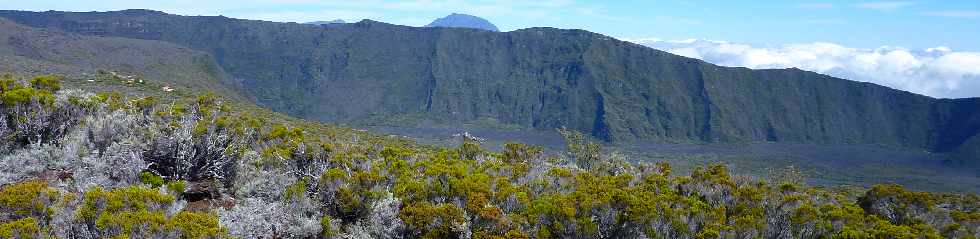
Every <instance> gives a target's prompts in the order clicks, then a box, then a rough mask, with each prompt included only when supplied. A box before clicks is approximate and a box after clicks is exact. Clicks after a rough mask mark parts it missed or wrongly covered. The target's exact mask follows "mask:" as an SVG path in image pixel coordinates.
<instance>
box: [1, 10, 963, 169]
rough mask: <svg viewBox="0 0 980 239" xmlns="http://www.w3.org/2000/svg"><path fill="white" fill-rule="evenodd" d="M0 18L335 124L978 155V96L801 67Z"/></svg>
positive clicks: (258, 25)
mask: <svg viewBox="0 0 980 239" xmlns="http://www.w3.org/2000/svg"><path fill="white" fill-rule="evenodd" d="M0 16H4V17H8V18H11V19H15V21H18V22H21V23H23V24H26V25H30V26H35V27H55V28H60V29H64V30H66V31H70V32H76V33H80V34H85V35H109V36H119V37H128V38H138V39H150V40H162V41H168V42H173V43H176V44H180V45H185V46H188V47H190V48H192V49H196V50H201V51H204V52H209V53H211V54H213V55H214V56H215V58H216V60H217V61H218V62H219V64H221V65H222V66H223V67H224V68H225V70H226V71H227V72H229V73H230V74H231V75H233V76H234V77H235V78H236V80H238V81H241V82H242V84H244V85H247V86H250V87H248V88H247V89H244V91H245V92H244V93H245V94H246V95H249V96H250V97H252V98H254V99H255V100H256V102H258V103H259V104H260V105H263V106H266V107H270V108H272V109H274V110H277V111H281V112H286V113H289V114H292V115H296V116H300V117H304V118H311V119H318V120H323V121H328V122H341V123H344V122H347V123H358V122H362V123H363V120H364V119H368V118H372V119H380V120H381V121H384V120H386V119H390V118H392V117H401V116H405V115H418V116H420V117H419V118H420V119H431V120H435V121H437V122H446V123H454V122H455V123H460V122H470V121H476V120H479V119H483V118H492V119H497V120H499V121H501V122H504V123H508V124H515V125H520V126H523V127H528V128H536V129H553V128H560V127H568V128H571V129H577V130H581V131H585V132H589V133H590V134H592V135H593V136H596V137H598V138H602V139H605V140H611V141H629V140H632V139H663V140H692V141H700V142H743V141H750V142H751V141H789V142H815V143H830V144H883V145H896V146H903V147H913V148H922V149H926V150H930V151H936V152H973V151H975V150H976V149H977V148H980V142H977V141H980V140H976V138H977V137H976V134H977V131H978V125H980V122H978V120H977V118H978V115H980V113H978V111H980V110H977V108H976V107H973V106H974V105H975V104H976V102H977V101H978V100H977V98H967V99H949V100H942V99H934V98H931V97H926V96H922V95H917V94H913V93H909V92H905V91H899V90H894V89H891V88H887V87H884V86H879V85H875V84H871V83H863V82H854V81H848V80H844V79H839V78H834V77H829V76H826V75H820V74H817V73H812V72H806V71H802V70H793V69H785V70H751V69H747V68H729V67H720V66H716V65H712V64H709V63H706V62H704V61H701V60H696V59H692V58H686V57H681V56H676V55H673V54H669V53H666V52H663V51H659V50H655V49H651V48H648V47H644V46H641V45H638V44H634V43H628V42H624V41H619V40H616V39H614V38H611V37H607V36H602V35H600V34H596V33H591V32H587V31H583V30H561V29H555V28H528V29H521V30H515V31H511V32H502V33H498V32H489V31H475V30H471V29H458V28H414V27H405V26H397V25H392V24H387V23H381V22H376V21H369V20H365V21H361V22H358V23H354V24H341V25H325V26H322V27H321V26H317V27H312V26H308V25H300V24H288V23H273V22H263V21H251V20H237V19H231V18H223V17H183V16H176V15H166V14H163V15H161V14H156V13H153V14H146V13H140V12H135V13H134V12H107V13H51V12H45V13H32V12H15V11H3V12H0ZM254 59H271V60H269V61H256V60H254ZM377 59H384V60H377ZM972 157H975V155H974V156H972Z"/></svg>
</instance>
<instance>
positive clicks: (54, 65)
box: [0, 18, 244, 99]
mask: <svg viewBox="0 0 980 239" xmlns="http://www.w3.org/2000/svg"><path fill="white" fill-rule="evenodd" d="M0 72H3V73H15V74H19V75H34V74H61V75H64V76H67V77H70V78H74V79H79V80H93V81H94V80H99V79H102V80H104V79H106V78H107V76H111V75H114V76H115V77H117V78H119V80H131V81H136V80H140V81H142V82H151V84H152V85H157V86H170V87H173V88H181V89H189V90H192V91H199V92H203V91H215V92H219V93H222V95H227V96H228V97H232V98H235V99H239V98H241V99H244V98H242V97H239V96H237V95H238V94H236V93H235V92H236V91H237V90H232V89H231V88H232V87H230V86H232V85H234V84H231V83H229V82H228V81H229V79H230V77H229V76H228V75H227V74H226V73H224V71H223V70H222V69H221V67H220V66H218V65H217V63H216V62H215V61H214V59H213V57H211V55H209V54H207V53H205V52H200V51H195V50H192V49H189V48H187V47H183V46H178V45H175V44H173V43H168V42H161V41H149V40H138V39H129V38H116V37H92V36H81V35H77V34H72V33H67V32H63V31H60V30H56V29H38V28H31V27H27V26H23V25H20V24H17V23H14V22H11V21H9V20H6V19H2V18H0ZM100 72H101V73H100ZM68 83H71V82H68ZM91 85H95V83H92V84H91ZM100 85H104V84H100Z"/></svg>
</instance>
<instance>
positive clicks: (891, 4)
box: [857, 1, 915, 11]
mask: <svg viewBox="0 0 980 239" xmlns="http://www.w3.org/2000/svg"><path fill="white" fill-rule="evenodd" d="M912 5H915V2H910V1H884V2H866V3H859V4H857V7H859V8H866V9H873V10H879V11H891V10H897V9H900V8H904V7H908V6H912Z"/></svg>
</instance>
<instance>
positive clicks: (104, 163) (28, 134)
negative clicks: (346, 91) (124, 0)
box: [0, 78, 980, 238]
mask: <svg viewBox="0 0 980 239" xmlns="http://www.w3.org/2000/svg"><path fill="white" fill-rule="evenodd" d="M11 79H12V78H11ZM11 79H8V78H3V79H0V86H2V87H3V88H2V90H3V93H4V94H7V93H8V92H15V91H17V90H19V89H27V88H29V89H32V90H28V91H31V92H22V93H31V94H33V95H29V97H27V99H30V100H26V101H23V100H22V99H23V98H18V97H20V96H17V95H13V93H11V94H12V95H10V96H9V97H11V99H14V100H11V101H10V102H12V105H11V104H7V103H4V104H3V107H2V108H0V109H2V112H0V116H3V117H0V119H7V120H0V122H3V123H5V125H0V126H3V127H0V129H3V130H6V131H0V133H2V132H8V133H4V134H3V135H0V136H3V137H9V138H12V139H14V140H13V143H10V144H7V145H5V146H4V147H5V150H6V151H5V152H4V157H2V158H0V159H2V160H3V161H4V162H0V163H3V165H16V164H12V163H11V162H9V161H23V162H28V163H29V165H33V166H34V167H36V168H30V169H28V168H24V169H20V171H21V172H19V173H16V174H14V173H7V172H9V171H11V169H0V173H3V174H0V176H2V177H0V179H3V180H4V181H2V182H0V184H2V185H3V187H2V189H0V237H4V238H7V237H55V236H56V237H61V238H68V237H75V238H108V237H130V238H144V237H151V238H222V237H227V236H236V237H242V238H257V237H265V238H316V237H321V238H322V237H338V238H359V237H372V238H447V237H448V238H453V237H457V238H939V237H951V238H971V237H973V238H976V237H978V236H980V230H978V229H977V228H980V211H978V208H980V206H977V205H980V200H978V198H977V197H976V196H975V195H940V194H932V193H924V192H911V191H908V190H905V189H904V188H902V187H900V186H897V185H879V186H876V187H874V188H871V189H870V190H867V191H866V192H864V194H863V196H860V197H858V198H857V199H854V198H853V197H849V196H848V195H846V194H844V193H841V192H838V191H834V190H830V189H824V188H814V187H808V186H806V185H802V182H801V181H802V180H799V178H800V176H799V175H800V173H799V172H798V171H796V170H794V169H788V170H786V173H784V174H778V175H777V174H775V173H774V175H773V177H772V178H771V179H769V180H759V179H753V178H748V177H739V176H737V175H731V174H730V173H729V170H728V168H726V167H725V166H723V165H720V164H713V165H709V166H706V167H700V168H696V169H694V170H692V171H691V172H690V174H687V175H679V174H677V173H676V172H673V170H672V169H671V165H669V164H667V163H663V162H660V163H655V164H650V163H629V161H628V158H626V156H624V155H620V154H616V153H608V154H607V153H603V152H602V149H601V147H600V145H599V144H598V143H596V142H592V141H591V140H589V139H588V138H587V137H586V136H585V135H583V134H581V133H578V132H574V131H570V130H564V129H563V130H561V131H560V132H561V133H562V135H564V136H565V138H566V140H567V143H568V151H569V152H568V153H567V154H549V153H547V152H544V150H543V148H541V147H537V146H529V145H523V144H518V143H507V144H505V145H504V147H503V149H502V150H501V151H499V152H495V151H491V150H486V149H484V148H483V147H481V145H480V142H479V140H474V139H471V138H464V142H463V143H462V144H461V145H460V146H459V147H453V148H444V147H433V146H425V145H418V144H414V143H411V142H406V141H401V140H397V139H393V138H389V137H382V136H373V135H370V134H365V133H360V132H359V131H354V130H349V129H342V128H336V127H331V126H325V125H321V124H316V123H309V122H303V121H294V120H282V119H280V118H277V117H270V116H260V115H253V114H248V113H247V112H236V110H235V107H230V105H231V104H229V103H226V102H223V101H221V100H220V98H218V97H216V96H214V95H203V96H201V97H197V98H193V99H187V100H185V101H180V102H170V103H162V102H157V100H153V99H148V98H146V97H138V98H135V99H134V100H128V99H127V98H126V97H125V96H123V95H122V94H99V95H91V94H88V95H85V94H78V93H77V92H76V93H71V92H68V91H66V90H60V91H58V89H59V88H60V86H58V84H55V83H56V82H57V81H56V80H51V79H48V78H43V79H39V80H34V81H32V82H31V84H30V85H31V87H24V86H23V85H24V84H21V83H18V82H16V81H15V80H11ZM52 79H54V78H52ZM38 92H49V93H50V94H51V95H52V97H53V101H52V102H51V103H50V104H45V103H42V101H44V100H38V99H40V98H43V97H45V96H43V94H42V93H38ZM17 94H20V93H17ZM27 106H29V107H27ZM25 109H29V110H25ZM32 112H33V113H32ZM39 112H40V113H43V114H45V115H47V116H45V117H43V118H45V120H42V121H37V122H34V121H23V122H22V121H19V120H18V119H23V118H25V117H27V118H30V117H35V116H37V114H36V113H39ZM32 115H33V116H32ZM32 122H33V123H32ZM52 122H54V123H52ZM22 124H28V125H29V126H20V125H22ZM39 132H40V134H38V133H39ZM38 135H40V136H38ZM474 138H475V137H474ZM555 155H557V156H555ZM566 162H571V163H566ZM210 185H216V186H213V187H212V186H210Z"/></svg>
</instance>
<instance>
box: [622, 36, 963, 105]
mask: <svg viewBox="0 0 980 239" xmlns="http://www.w3.org/2000/svg"><path fill="white" fill-rule="evenodd" d="M626 40H627V41H632V42H635V43H638V44H642V45H646V46H649V47H652V48H656V49H660V50H664V51H667V52H670V53H673V54H677V55H681V56H686V57H691V58H697V59H701V60H704V61H707V62H711V63H714V64H718V65H723V66H741V67H748V68H753V69H778V68H790V67H796V68H800V69H804V70H809V71H814V72H818V73H822V74H827V75H831V76H835V77H839V78H844V79H850V80H856V81H865V82H871V83H875V84H879V85H884V86H888V87H891V88H896V89H900V90H905V91H909V92H913V93H918V94H923V95H928V96H932V97H939V98H964V97H980V52H966V51H954V50H952V49H950V48H947V47H935V48H928V49H923V50H909V49H905V48H900V47H888V46H885V47H879V48H875V49H864V48H850V47H845V46H841V45H837V44H833V43H823V42H816V43H807V44H788V45H782V46H762V47H760V46H753V45H748V44H738V43H729V42H724V41H711V40H699V39H689V40H680V41H665V40H660V39H653V38H648V39H626Z"/></svg>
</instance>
